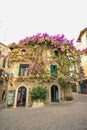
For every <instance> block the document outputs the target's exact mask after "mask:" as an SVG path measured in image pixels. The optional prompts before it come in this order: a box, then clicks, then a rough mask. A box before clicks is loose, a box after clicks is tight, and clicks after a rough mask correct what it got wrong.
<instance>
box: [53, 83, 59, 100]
mask: <svg viewBox="0 0 87 130" xmlns="http://www.w3.org/2000/svg"><path fill="white" fill-rule="evenodd" d="M58 101H59V93H58V87H57V86H56V85H53V86H52V87H51V102H58Z"/></svg>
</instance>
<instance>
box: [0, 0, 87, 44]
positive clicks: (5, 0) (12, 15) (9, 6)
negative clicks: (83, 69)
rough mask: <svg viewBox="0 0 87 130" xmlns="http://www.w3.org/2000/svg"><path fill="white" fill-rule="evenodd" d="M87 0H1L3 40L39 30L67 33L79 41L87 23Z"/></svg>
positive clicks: (17, 38) (0, 28)
mask: <svg viewBox="0 0 87 130" xmlns="http://www.w3.org/2000/svg"><path fill="white" fill-rule="evenodd" d="M86 3H87V0H0V42H2V43H4V44H6V45H8V44H10V43H13V42H16V43H18V41H19V40H21V39H24V38H25V37H27V36H32V35H35V34H37V33H48V34H49V35H56V34H60V35H61V34H64V35H65V36H66V38H67V39H69V40H71V39H74V42H76V40H77V38H78V36H79V33H80V31H81V30H83V29H84V28H85V27H87V4H86Z"/></svg>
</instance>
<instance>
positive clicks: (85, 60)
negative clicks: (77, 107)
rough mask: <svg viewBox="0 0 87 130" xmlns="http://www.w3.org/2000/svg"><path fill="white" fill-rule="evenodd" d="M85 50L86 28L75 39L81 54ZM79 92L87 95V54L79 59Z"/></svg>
mask: <svg viewBox="0 0 87 130" xmlns="http://www.w3.org/2000/svg"><path fill="white" fill-rule="evenodd" d="M86 48H87V28H85V29H83V30H82V31H81V32H80V34H79V36H78V39H77V49H79V50H81V51H82V52H84V51H85V49H86ZM78 69H79V92H80V93H87V54H86V53H85V54H83V55H81V56H80V57H79V68H78Z"/></svg>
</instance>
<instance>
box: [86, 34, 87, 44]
mask: <svg viewBox="0 0 87 130" xmlns="http://www.w3.org/2000/svg"><path fill="white" fill-rule="evenodd" d="M86 42H87V34H86Z"/></svg>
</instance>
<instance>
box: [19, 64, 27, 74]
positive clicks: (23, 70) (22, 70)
mask: <svg viewBox="0 0 87 130" xmlns="http://www.w3.org/2000/svg"><path fill="white" fill-rule="evenodd" d="M28 68H29V64H20V66H19V74H18V75H19V76H28V73H29V70H28Z"/></svg>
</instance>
